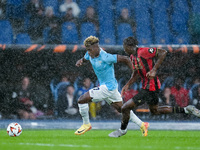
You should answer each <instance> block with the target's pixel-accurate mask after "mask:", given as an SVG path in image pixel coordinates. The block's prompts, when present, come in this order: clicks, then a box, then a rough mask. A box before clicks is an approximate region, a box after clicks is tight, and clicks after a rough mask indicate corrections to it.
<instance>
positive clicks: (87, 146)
mask: <svg viewBox="0 0 200 150" xmlns="http://www.w3.org/2000/svg"><path fill="white" fill-rule="evenodd" d="M2 144H10V143H2ZM15 144H18V145H28V146H46V147H84V148H100V147H101V148H103V147H104V148H120V147H119V146H117V145H102V146H91V145H73V144H49V143H15ZM121 148H123V147H121ZM126 148H133V149H138V148H143V149H154V148H157V147H152V146H136V145H134V146H133V145H131V146H128V147H127V146H126ZM159 149H166V148H165V147H159ZM174 149H177V150H181V149H187V150H200V148H199V147H179V146H176V147H174Z"/></svg>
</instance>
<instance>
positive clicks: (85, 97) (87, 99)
mask: <svg viewBox="0 0 200 150" xmlns="http://www.w3.org/2000/svg"><path fill="white" fill-rule="evenodd" d="M91 99H92V97H91V96H90V93H89V91H88V92H86V93H84V94H83V95H81V96H80V97H79V99H78V103H79V104H84V103H89V102H91Z"/></svg>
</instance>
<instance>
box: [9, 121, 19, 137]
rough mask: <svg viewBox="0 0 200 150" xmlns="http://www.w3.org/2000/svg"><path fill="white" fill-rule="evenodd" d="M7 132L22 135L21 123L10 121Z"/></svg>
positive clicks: (11, 134) (12, 134) (10, 134)
mask: <svg viewBox="0 0 200 150" xmlns="http://www.w3.org/2000/svg"><path fill="white" fill-rule="evenodd" d="M7 133H8V135H9V136H20V134H21V133H22V127H21V125H20V124H19V123H16V122H15V123H10V124H9V125H8V127H7Z"/></svg>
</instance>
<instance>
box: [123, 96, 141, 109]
mask: <svg viewBox="0 0 200 150" xmlns="http://www.w3.org/2000/svg"><path fill="white" fill-rule="evenodd" d="M136 106H137V105H136V104H135V102H134V101H133V100H132V99H129V100H128V101H127V102H125V103H124V104H123V106H122V111H125V110H131V109H133V108H135V107H136Z"/></svg>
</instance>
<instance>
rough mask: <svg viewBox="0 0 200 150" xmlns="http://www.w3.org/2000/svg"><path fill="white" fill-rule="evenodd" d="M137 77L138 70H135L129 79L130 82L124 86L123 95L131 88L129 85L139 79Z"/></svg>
mask: <svg viewBox="0 0 200 150" xmlns="http://www.w3.org/2000/svg"><path fill="white" fill-rule="evenodd" d="M137 78H138V73H137V71H133V73H132V75H131V78H130V79H129V80H128V82H127V83H126V84H125V85H124V87H123V88H122V91H121V95H123V94H124V92H126V91H127V90H128V89H129V87H130V86H131V85H132V84H133V83H134V82H135V81H136V80H137Z"/></svg>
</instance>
